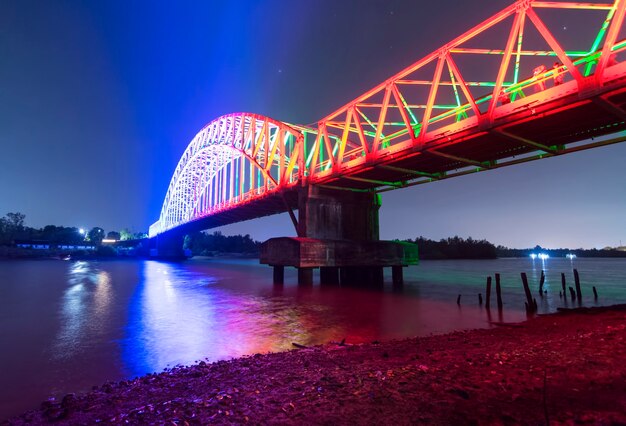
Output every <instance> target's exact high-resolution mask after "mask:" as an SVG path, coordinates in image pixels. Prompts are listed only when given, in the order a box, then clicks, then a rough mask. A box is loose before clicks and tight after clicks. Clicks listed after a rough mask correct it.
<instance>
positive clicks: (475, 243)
mask: <svg viewBox="0 0 626 426" xmlns="http://www.w3.org/2000/svg"><path fill="white" fill-rule="evenodd" d="M405 241H406V242H409V243H414V244H417V251H418V253H419V258H420V259H425V260H429V259H495V258H496V257H497V255H496V247H495V246H494V245H493V244H491V243H490V242H489V241H486V240H475V239H473V238H472V237H469V238H467V239H464V238H461V237H459V236H454V237H452V238H445V239H441V240H439V241H434V240H430V239H428V238H424V237H418V238H415V239H414V240H411V239H408V240H405Z"/></svg>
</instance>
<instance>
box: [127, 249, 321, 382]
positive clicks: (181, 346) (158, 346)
mask: <svg viewBox="0 0 626 426" xmlns="http://www.w3.org/2000/svg"><path fill="white" fill-rule="evenodd" d="M207 272H208V273H207ZM142 278H143V279H142V280H141V282H140V283H139V284H138V285H137V287H136V289H135V294H134V295H133V296H132V298H131V301H130V306H129V310H130V315H129V321H128V325H127V338H126V339H125V340H124V342H123V354H124V360H125V364H126V365H127V368H128V369H129V372H130V374H131V375H138V374H143V373H146V372H151V371H158V370H161V369H163V368H165V367H167V366H173V365H177V364H188V363H190V362H193V361H195V360H200V359H205V358H208V359H211V360H215V359H224V358H230V357H235V356H240V355H244V354H249V353H255V352H267V351H275V350H281V349H285V348H286V347H289V344H288V343H286V342H285V339H289V338H291V339H294V341H297V340H307V339H308V338H307V334H308V333H309V327H307V326H306V325H305V324H303V323H302V321H303V318H302V317H301V316H300V314H299V312H298V308H297V307H294V306H293V305H292V304H290V303H289V302H288V301H287V300H286V299H284V298H283V297H281V296H280V295H277V296H276V297H271V298H264V297H259V296H257V295H255V294H251V293H244V292H237V291H232V289H229V288H226V287H224V286H223V285H220V281H219V280H218V277H217V276H215V275H211V273H210V270H209V271H206V270H205V271H203V273H202V274H199V273H197V272H196V271H193V270H192V269H189V268H186V267H181V265H178V264H168V263H160V262H153V261H150V262H145V264H144V270H143V277H142Z"/></svg>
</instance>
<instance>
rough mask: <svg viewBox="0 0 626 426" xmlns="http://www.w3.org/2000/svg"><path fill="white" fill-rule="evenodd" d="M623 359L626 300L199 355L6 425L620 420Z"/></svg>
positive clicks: (625, 401) (625, 378)
mask: <svg viewBox="0 0 626 426" xmlns="http://www.w3.org/2000/svg"><path fill="white" fill-rule="evenodd" d="M348 343H349V342H348ZM625 359H626V305H620V306H614V307H610V308H592V309H582V310H573V311H568V312H563V313H559V314H553V315H546V316H540V317H537V318H534V319H532V320H530V321H526V322H523V323H519V324H500V325H497V326H494V327H493V328H491V329H486V330H472V331H467V332H456V333H451V334H447V335H439V336H430V337H423V338H416V339H406V340H401V341H391V342H383V343H378V342H374V343H372V344H366V345H355V346H351V345H340V344H329V345H325V346H320V347H313V348H300V349H295V350H293V351H289V352H282V353H274V354H267V355H260V354H257V355H254V356H249V357H244V358H239V359H235V360H231V361H221V362H217V363H213V364H206V363H204V362H200V363H199V364H196V365H193V366H190V367H179V368H174V369H172V370H168V371H164V372H162V373H160V374H153V375H148V376H144V377H141V378H137V379H134V380H128V381H122V382H119V383H107V384H104V385H102V386H99V387H97V388H94V390H93V391H92V392H90V393H88V394H85V395H80V396H75V395H68V396H66V397H65V398H63V400H62V401H49V402H46V403H44V404H42V407H41V408H40V409H38V410H35V411H31V412H28V413H25V414H23V415H22V416H20V417H17V418H14V419H11V420H10V421H9V422H8V423H9V424H32V423H46V422H48V421H56V422H59V421H60V422H61V424H63V423H66V424H77V423H82V424H90V423H94V422H98V421H105V422H113V423H124V422H126V421H128V422H130V423H164V422H167V421H173V422H175V423H177V424H185V422H188V423H190V424H194V423H195V424H206V423H245V422H251V423H302V422H307V423H326V424H337V423H338V424H352V423H370V424H372V423H387V424H388V423H399V424H406V423H414V422H417V423H434V424H472V423H476V424H493V423H497V424H520V423H521V424H541V423H545V421H546V418H548V419H549V420H550V422H551V424H560V423H566V424H571V423H572V422H580V423H582V424H612V423H613V422H626V414H625V413H626V363H624V360H625Z"/></svg>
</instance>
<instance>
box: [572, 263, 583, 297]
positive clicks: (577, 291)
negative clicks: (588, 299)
mask: <svg viewBox="0 0 626 426" xmlns="http://www.w3.org/2000/svg"><path fill="white" fill-rule="evenodd" d="M574 283H575V284H576V297H578V301H579V302H582V300H583V293H582V291H581V290H580V277H579V276H578V269H574Z"/></svg>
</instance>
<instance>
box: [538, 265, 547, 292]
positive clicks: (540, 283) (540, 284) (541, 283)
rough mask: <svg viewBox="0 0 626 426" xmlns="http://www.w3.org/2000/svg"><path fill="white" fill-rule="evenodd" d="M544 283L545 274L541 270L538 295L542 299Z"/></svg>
mask: <svg viewBox="0 0 626 426" xmlns="http://www.w3.org/2000/svg"><path fill="white" fill-rule="evenodd" d="M545 281H546V274H545V272H544V271H543V269H542V270H541V278H540V279H539V295H540V296H541V297H543V283H544V282H545Z"/></svg>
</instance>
